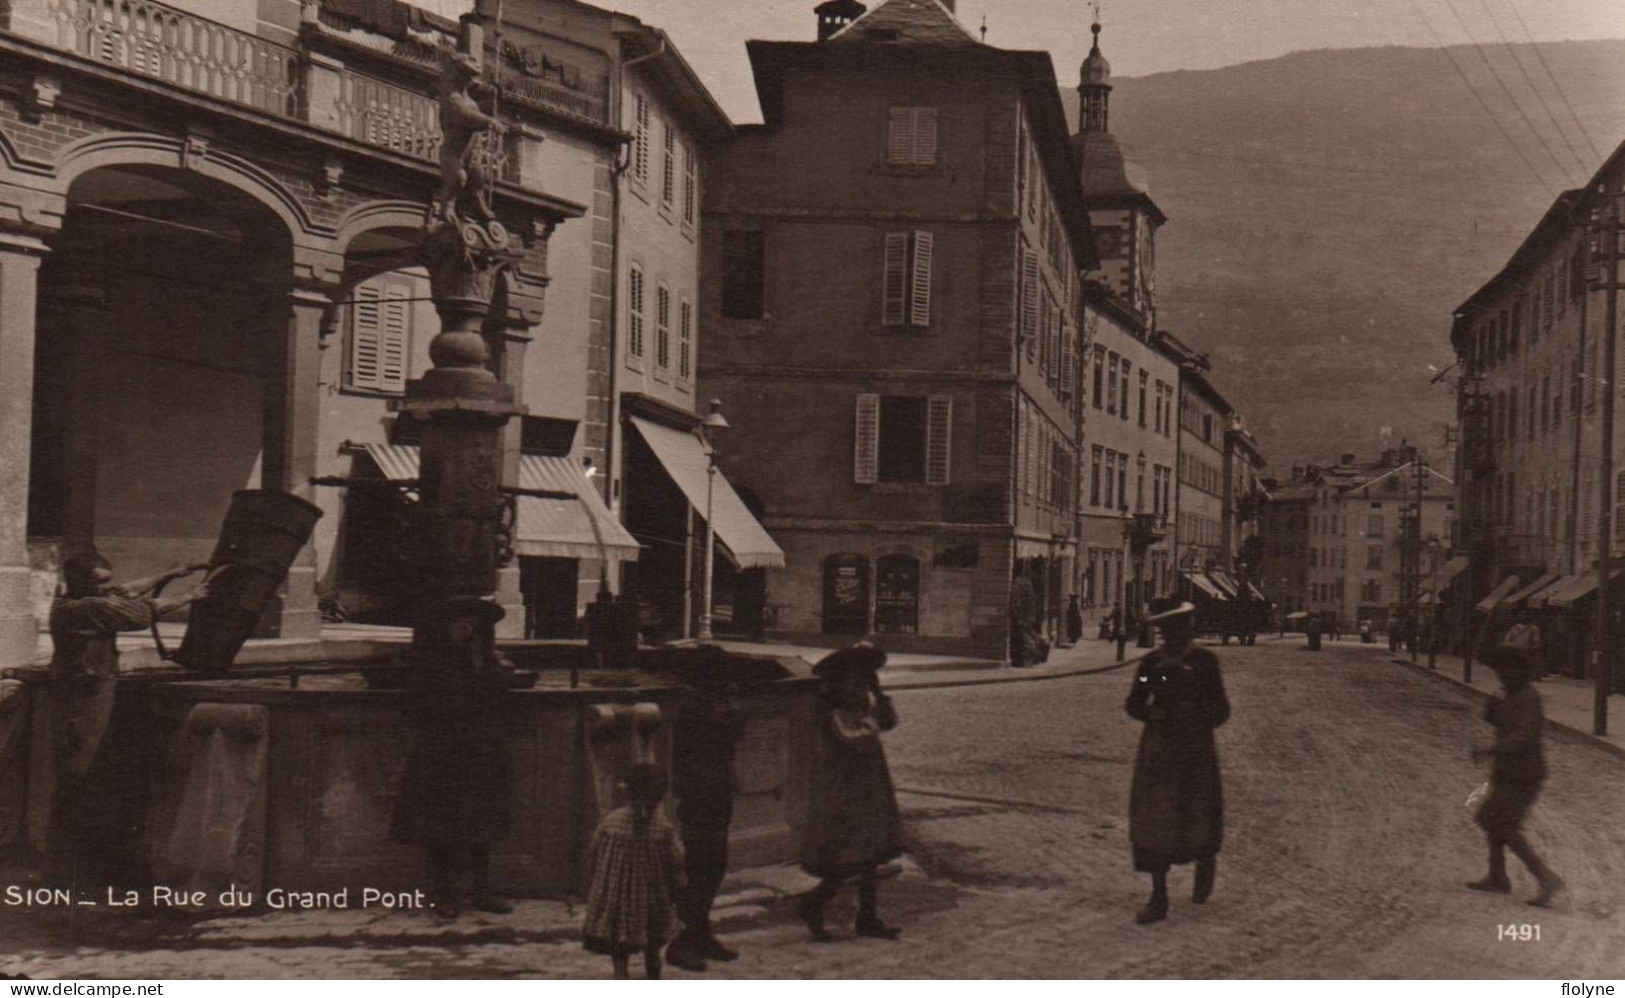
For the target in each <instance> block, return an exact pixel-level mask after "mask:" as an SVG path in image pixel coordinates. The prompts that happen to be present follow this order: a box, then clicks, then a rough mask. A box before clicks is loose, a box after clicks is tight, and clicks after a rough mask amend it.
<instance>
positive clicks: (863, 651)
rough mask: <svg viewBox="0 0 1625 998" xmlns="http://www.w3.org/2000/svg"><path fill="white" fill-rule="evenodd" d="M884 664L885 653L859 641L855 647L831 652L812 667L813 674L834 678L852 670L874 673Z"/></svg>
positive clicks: (851, 646)
mask: <svg viewBox="0 0 1625 998" xmlns="http://www.w3.org/2000/svg"><path fill="white" fill-rule="evenodd" d="M885 664H886V653H885V652H883V651H881V650H880V649H879V648H876V647H875V646H874V645H872V644H870V643H869V642H867V641H859V642H858V643H857V644H855V645H848V646H847V647H845V648H841V649H839V650H837V651H832V652H830V653H829V654H828V655H825V656H824V657H823V658H821V659H819V660H818V662H817V664H816V665H814V666H813V673H814V674H816V675H819V676H827V677H831V678H834V677H838V676H842V675H845V674H846V673H847V672H849V671H851V670H853V669H858V670H861V671H864V672H874V671H876V670H878V669H879V668H880V667H882V666H884V665H885Z"/></svg>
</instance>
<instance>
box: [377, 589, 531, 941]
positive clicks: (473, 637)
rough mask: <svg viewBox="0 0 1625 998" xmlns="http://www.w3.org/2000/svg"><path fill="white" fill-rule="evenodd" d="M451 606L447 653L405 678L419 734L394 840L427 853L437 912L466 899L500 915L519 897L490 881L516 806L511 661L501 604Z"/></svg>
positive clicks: (459, 601) (424, 661)
mask: <svg viewBox="0 0 1625 998" xmlns="http://www.w3.org/2000/svg"><path fill="white" fill-rule="evenodd" d="M445 613H446V616H445V619H444V620H442V621H440V622H439V625H438V626H440V627H442V628H444V631H445V636H446V641H447V645H448V646H449V648H450V653H448V654H435V655H427V656H424V657H422V658H421V659H419V660H418V661H417V663H416V664H415V666H414V667H413V670H412V674H411V676H410V678H409V679H408V685H407V702H408V706H409V710H410V712H411V719H412V727H413V738H412V745H411V748H410V749H409V750H408V751H407V755H406V767H405V770H404V772H403V774H402V776H401V788H400V792H399V793H398V794H397V795H396V798H395V815H394V820H393V821H392V822H391V824H390V829H389V839H390V841H391V842H401V843H405V844H408V845H416V846H422V847H423V848H424V849H425V850H426V851H427V853H428V859H429V871H430V884H431V888H432V891H433V895H434V908H435V915H436V917H438V918H442V919H451V918H456V917H457V916H458V915H460V914H461V913H462V910H463V905H464V903H465V902H466V903H467V904H468V905H469V906H470V907H472V908H474V909H475V910H476V911H486V912H491V913H493V914H499V915H502V914H507V913H509V912H511V911H513V905H512V904H511V903H510V902H508V901H507V900H505V899H503V898H501V897H498V896H497V894H496V892H495V891H493V890H492V888H491V847H492V846H494V845H496V844H497V843H498V842H500V841H502V839H503V837H504V836H506V835H507V833H508V825H509V820H510V816H511V812H512V801H511V800H510V795H511V793H512V789H513V787H512V780H511V772H512V771H511V769H510V767H509V765H508V715H507V709H508V707H507V705H508V676H509V673H510V670H511V666H510V665H509V663H508V661H507V660H506V659H504V658H503V657H502V655H501V654H500V653H499V652H498V651H497V650H496V623H497V621H499V620H501V619H502V617H503V609H502V607H500V606H498V605H497V604H495V603H493V602H491V601H490V600H484V599H480V598H478V597H476V596H458V597H454V598H452V599H450V600H448V601H447V602H446V606H445ZM465 878H466V880H465Z"/></svg>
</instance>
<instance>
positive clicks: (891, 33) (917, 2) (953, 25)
mask: <svg viewBox="0 0 1625 998" xmlns="http://www.w3.org/2000/svg"><path fill="white" fill-rule="evenodd" d="M829 40H830V41H831V42H854V41H858V42H875V41H888V42H892V43H894V44H897V43H901V44H905V45H980V44H981V43H980V42H978V41H977V40H976V38H975V37H974V36H973V35H971V33H970V32H969V31H966V30H965V27H964V25H962V24H960V23H959V21H958V20H956V19H955V18H954V15H953V14H951V13H949V11H948V8H946V7H944V6H943V5H942V4H941V2H940V0H886V2H885V3H882V4H881V5H880V6H878V7H876V8H875V9H874V10H871V11H870V12H869V13H867V14H865V15H863V16H862V17H860V18H858V19H857V20H856V21H853V22H852V23H851V24H848V25H847V26H846V27H844V28H842V29H841V30H840V31H838V32H836V33H835V34H834V35H832V36H830V39H829Z"/></svg>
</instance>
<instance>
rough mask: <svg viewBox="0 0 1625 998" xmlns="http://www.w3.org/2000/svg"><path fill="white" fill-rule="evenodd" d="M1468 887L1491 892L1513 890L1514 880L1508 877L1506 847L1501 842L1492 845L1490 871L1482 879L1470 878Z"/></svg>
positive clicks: (1501, 892) (1473, 889) (1472, 889)
mask: <svg viewBox="0 0 1625 998" xmlns="http://www.w3.org/2000/svg"><path fill="white" fill-rule="evenodd" d="M1467 889H1468V890H1470V891H1488V892H1489V893H1491V894H1507V893H1510V892H1511V891H1512V881H1511V880H1508V879H1507V856H1506V847H1505V846H1503V845H1501V843H1499V842H1495V843H1492V844H1491V845H1490V872H1489V873H1487V874H1485V876H1484V879H1482V880H1469V881H1468V882H1467Z"/></svg>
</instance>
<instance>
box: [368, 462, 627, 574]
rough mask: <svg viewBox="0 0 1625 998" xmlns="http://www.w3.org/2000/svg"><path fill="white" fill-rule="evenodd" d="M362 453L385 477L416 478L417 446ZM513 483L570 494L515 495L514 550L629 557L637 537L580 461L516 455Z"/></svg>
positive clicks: (613, 558)
mask: <svg viewBox="0 0 1625 998" xmlns="http://www.w3.org/2000/svg"><path fill="white" fill-rule="evenodd" d="M366 449H367V456H368V457H370V458H372V460H373V463H374V464H376V465H378V470H379V471H382V472H383V473H384V476H385V477H386V478H388V479H389V480H390V481H395V482H400V481H411V480H413V479H416V478H417V477H418V449H417V448H416V447H409V446H406V445H405V444H367V445H366ZM519 485H520V487H521V488H526V489H543V490H546V491H549V492H569V493H573V494H574V495H575V496H576V498H575V499H540V498H537V497H536V496H520V497H519V503H518V510H519V522H518V524H517V525H516V528H515V530H514V534H515V536H514V544H513V548H514V553H515V554H520V555H524V556H526V557H535V558H587V559H596V558H598V557H599V554H600V551H599V541H600V538H601V539H602V543H603V552H602V553H603V555H605V556H606V557H607V558H608V559H609V560H611V561H634V560H636V559H637V556H638V542H637V541H635V540H633V539H632V535H631V534H629V533H627V532H626V528H625V527H623V526H621V524H620V522H619V521H618V520H616V519H615V516H614V514H612V513H611V512H610V511H609V507H608V506H605V505H604V500H603V499H602V498H601V497H600V496H599V495H598V490H597V489H595V488H593V487H592V483H591V482H589V481H587V476H586V473H585V472H583V471H582V469H581V465H580V464H579V463H577V462H576V461H575V460H574V459H572V458H568V457H539V456H536V455H533V454H526V455H523V456H522V457H520V459H519Z"/></svg>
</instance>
